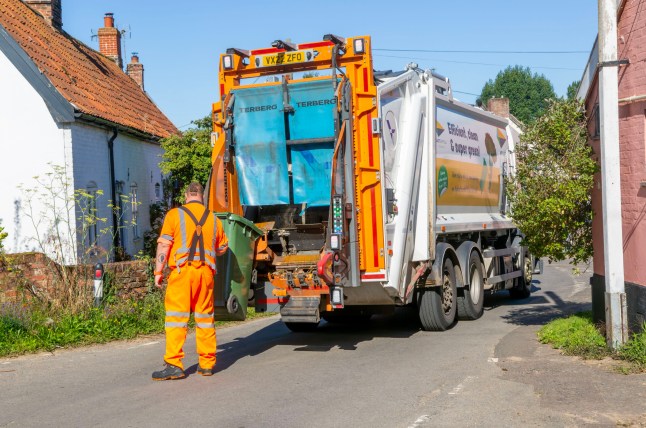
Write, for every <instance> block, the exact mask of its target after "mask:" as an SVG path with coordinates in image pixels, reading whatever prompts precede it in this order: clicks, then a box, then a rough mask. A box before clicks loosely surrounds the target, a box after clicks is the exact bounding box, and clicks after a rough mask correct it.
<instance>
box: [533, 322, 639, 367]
mask: <svg viewBox="0 0 646 428" xmlns="http://www.w3.org/2000/svg"><path fill="white" fill-rule="evenodd" d="M538 339H539V341H540V342H541V343H549V344H551V345H552V346H553V347H554V348H556V349H561V350H562V351H563V353H564V354H566V355H575V356H579V357H582V358H584V359H602V358H604V357H612V358H614V359H617V360H622V361H624V362H625V363H626V364H627V365H626V366H623V367H620V368H619V371H621V372H622V373H635V372H646V325H645V326H644V328H643V331H642V332H641V333H638V334H633V335H632V337H631V338H630V340H629V341H628V342H627V343H626V344H625V345H624V346H622V347H621V348H620V349H618V350H617V351H613V350H611V349H610V348H608V347H607V345H606V339H605V337H604V336H603V334H602V332H601V330H600V329H599V328H598V326H596V325H595V324H594V322H593V320H592V312H580V313H577V314H574V315H570V316H568V317H566V318H559V319H556V320H553V321H551V322H549V323H548V324H546V325H544V326H543V327H542V328H541V329H540V330H539V331H538Z"/></svg>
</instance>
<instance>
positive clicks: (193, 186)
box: [186, 181, 204, 196]
mask: <svg viewBox="0 0 646 428" xmlns="http://www.w3.org/2000/svg"><path fill="white" fill-rule="evenodd" d="M186 194H187V195H191V196H202V195H203V194H204V188H203V187H202V185H201V184H200V183H198V182H197V181H192V182H191V183H190V184H189V185H188V187H187V188H186Z"/></svg>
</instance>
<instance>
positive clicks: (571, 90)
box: [567, 80, 581, 100]
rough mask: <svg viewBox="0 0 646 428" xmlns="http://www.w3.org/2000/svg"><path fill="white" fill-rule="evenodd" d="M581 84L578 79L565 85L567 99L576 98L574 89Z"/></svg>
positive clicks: (577, 88)
mask: <svg viewBox="0 0 646 428" xmlns="http://www.w3.org/2000/svg"><path fill="white" fill-rule="evenodd" d="M580 84H581V81H580V80H575V81H574V82H572V83H570V86H568V87H567V99H568V100H573V99H575V98H576V91H577V90H579V85H580Z"/></svg>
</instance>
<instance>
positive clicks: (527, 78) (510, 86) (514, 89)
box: [480, 65, 556, 123]
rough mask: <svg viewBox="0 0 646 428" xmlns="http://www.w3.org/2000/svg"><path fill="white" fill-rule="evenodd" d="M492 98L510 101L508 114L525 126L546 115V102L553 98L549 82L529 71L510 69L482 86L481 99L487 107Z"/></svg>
mask: <svg viewBox="0 0 646 428" xmlns="http://www.w3.org/2000/svg"><path fill="white" fill-rule="evenodd" d="M493 97H506V98H509V111H510V112H511V114H513V115H514V116H516V117H517V118H518V119H520V120H521V121H522V122H524V123H530V122H532V121H533V120H535V119H536V118H537V117H539V116H540V115H541V114H543V112H544V111H545V108H546V106H547V100H548V99H552V98H556V94H555V93H554V88H553V87H552V84H551V83H550V81H549V80H548V79H547V78H546V77H545V76H543V75H542V74H541V75H538V74H536V73H534V74H532V72H531V70H530V69H529V68H528V67H522V66H520V65H516V66H514V67H512V66H509V67H507V68H506V69H505V70H503V71H501V72H500V73H498V75H497V76H496V79H495V80H491V79H490V80H489V81H488V82H487V83H485V85H484V87H483V88H482V93H481V94H480V99H481V100H482V102H483V103H484V105H487V101H489V99H490V98H493Z"/></svg>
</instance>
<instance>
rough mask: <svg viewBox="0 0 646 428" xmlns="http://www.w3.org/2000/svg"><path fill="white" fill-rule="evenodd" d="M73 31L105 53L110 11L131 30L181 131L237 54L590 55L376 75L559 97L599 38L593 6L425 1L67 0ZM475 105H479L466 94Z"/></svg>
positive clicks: (431, 60)
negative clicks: (293, 49) (539, 84)
mask: <svg viewBox="0 0 646 428" xmlns="http://www.w3.org/2000/svg"><path fill="white" fill-rule="evenodd" d="M62 6H63V29H64V30H65V31H67V32H68V33H70V34H71V35H72V36H74V37H76V38H77V39H79V40H81V41H83V42H84V43H86V44H88V45H89V46H91V47H93V48H95V49H98V42H97V40H96V39H95V38H92V34H96V32H97V29H98V28H99V27H102V26H103V15H104V13H105V12H112V13H114V16H115V20H116V23H117V26H118V27H120V28H121V29H126V30H129V31H130V33H129V34H127V35H126V38H125V44H126V46H125V48H126V51H125V54H124V62H128V61H129V59H130V53H131V52H133V51H136V52H139V57H140V60H141V62H142V63H143V64H144V67H145V85H146V91H147V92H148V94H149V95H150V96H151V97H152V98H153V99H154V100H155V102H156V103H157V105H158V106H159V107H160V108H161V109H162V111H164V113H166V115H167V116H168V117H169V118H170V119H171V120H172V121H173V122H174V123H175V124H176V125H177V126H178V127H179V128H181V129H186V127H187V125H188V124H190V122H191V120H193V119H197V118H200V117H203V116H205V115H207V114H208V113H209V111H210V106H211V103H212V102H213V101H214V100H217V98H218V85H217V72H218V70H217V64H218V58H219V55H220V53H223V52H224V51H225V50H226V48H227V47H239V48H243V49H257V48H261V47H269V46H270V45H271V42H272V41H273V40H275V39H279V38H281V39H286V38H291V39H292V41H294V42H296V43H303V42H311V41H317V40H321V39H322V36H323V34H326V33H334V34H338V35H340V36H358V35H370V36H372V39H373V48H375V49H379V48H381V49H428V50H471V51H500V50H504V51H585V53H572V54H525V53H523V54H520V53H516V54H491V53H419V52H386V51H375V52H374V54H375V64H374V67H375V69H378V70H388V69H392V70H401V69H403V68H404V66H405V65H406V64H407V63H408V62H411V61H414V62H416V63H418V64H419V66H420V67H422V68H434V69H435V70H436V71H437V72H438V73H440V74H443V75H445V76H447V77H448V78H449V79H451V83H452V85H453V89H454V91H461V92H466V93H470V94H479V93H480V92H481V90H482V87H483V85H484V84H485V83H486V82H487V81H488V80H489V79H492V78H495V76H496V74H497V73H498V72H499V71H500V70H502V69H504V68H505V67H507V66H509V65H516V64H520V65H523V66H528V67H530V68H531V70H532V71H533V72H536V73H539V74H543V75H545V76H546V77H547V78H548V79H549V80H550V81H551V82H552V84H553V86H554V90H555V91H556V93H557V95H564V94H565V91H566V89H567V86H568V85H569V84H570V83H571V82H572V81H574V80H578V79H580V78H581V74H582V72H583V68H584V67H585V64H586V62H587V60H588V54H589V51H590V49H591V48H592V44H593V42H594V38H595V37H596V34H597V4H596V2H590V1H589V0H558V1H556V0H543V1H524V0H517V1H510V0H488V1H480V0H444V1H437V0H425V1H419V0H418V1H408V0H400V1H395V2H392V1H389V2H386V1H380V0H378V1H371V2H368V1H355V0H327V1H325V2H316V3H315V2H305V1H302V2H294V1H283V0H274V1H271V2H269V1H261V0H246V1H238V2H221V1H215V0H189V1H183V2H177V1H160V0H136V1H134V0H92V1H88V0H62ZM456 96H457V97H458V98H460V99H462V100H463V101H466V102H469V103H474V102H475V99H476V96H474V95H469V94H464V93H458V94H456Z"/></svg>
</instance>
